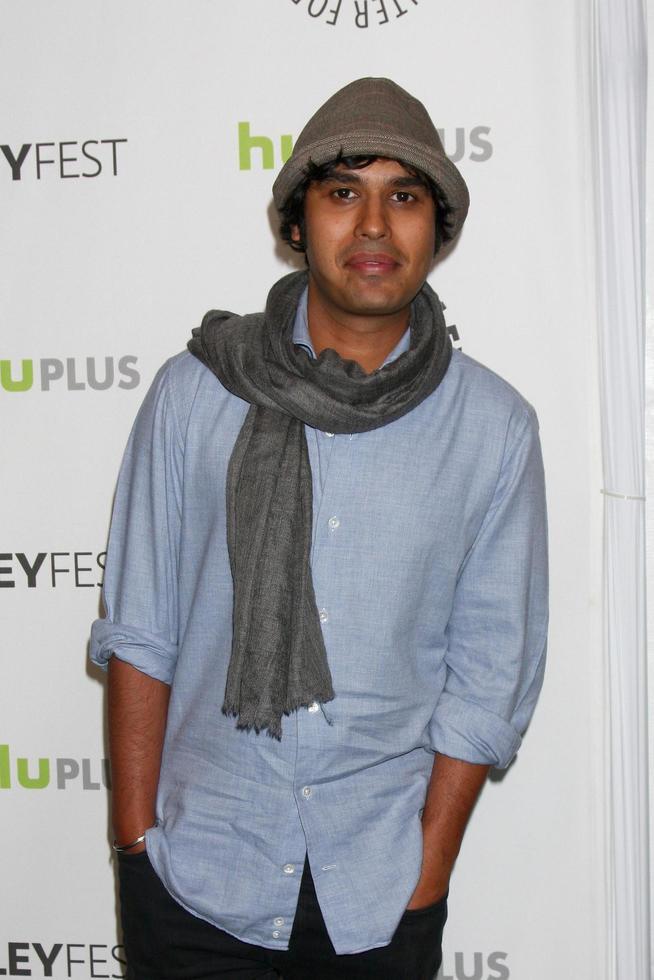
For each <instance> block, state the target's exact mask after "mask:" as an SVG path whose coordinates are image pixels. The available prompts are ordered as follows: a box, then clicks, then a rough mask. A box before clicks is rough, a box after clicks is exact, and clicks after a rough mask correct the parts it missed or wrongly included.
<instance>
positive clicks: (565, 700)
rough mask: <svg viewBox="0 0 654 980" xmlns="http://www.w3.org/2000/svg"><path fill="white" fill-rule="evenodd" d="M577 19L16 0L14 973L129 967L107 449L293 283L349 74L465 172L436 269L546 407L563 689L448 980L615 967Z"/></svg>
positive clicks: (3, 118) (8, 50) (480, 7)
mask: <svg viewBox="0 0 654 980" xmlns="http://www.w3.org/2000/svg"><path fill="white" fill-rule="evenodd" d="M585 7H586V4H585V3H582V2H581V0H580V2H573V3H571V2H570V0H550V2H549V3H539V2H537V0H532V2H527V3H525V2H524V0H502V2H499V0H358V2H357V0H194V2H193V3H188V2H185V0H156V2H155V0H147V2H138V3H134V2H125V0H113V2H110V3H107V2H101V0H85V2H82V0H69V2H62V0H33V2H30V3H21V2H19V0H15V2H12V0H9V2H7V0H5V2H4V3H3V5H2V29H1V31H0V47H1V51H2V54H1V57H0V87H1V91H2V93H3V96H2V103H1V105H0V202H1V211H0V214H1V215H2V220H1V221H0V252H1V254H2V257H3V258H2V263H1V264H0V302H1V310H2V321H1V322H2V337H1V346H0V412H1V417H2V458H3V467H2V500H1V509H0V522H1V526H0V531H1V534H0V607H1V614H2V634H1V635H2V682H1V684H0V818H1V823H0V826H1V828H2V833H1V840H2V844H1V847H2V861H1V867H2V874H1V878H2V888H1V889H0V976H8V977H18V976H31V977H37V978H38V977H54V978H64V977H68V978H96V977H97V978H100V977H112V978H113V977H116V978H117V977H120V976H122V975H123V973H124V964H123V953H122V948H121V946H120V938H119V934H118V930H117V924H116V897H115V883H114V868H113V862H112V860H111V856H110V851H109V836H110V832H109V825H108V784H109V779H108V769H107V764H106V762H105V761H104V760H105V757H106V754H107V751H106V739H105V725H104V723H103V716H104V678H103V676H102V675H101V673H100V672H99V671H97V670H95V668H93V667H91V666H89V665H88V663H87V661H86V655H87V640H88V630H89V624H90V622H91V620H92V619H94V618H95V617H96V615H98V609H99V603H100V585H101V582H102V570H103V562H104V549H105V542H106V536H107V529H108V522H109V517H110V511H111V504H112V497H113V491H114V486H115V480H116V476H117V471H118V466H119V462H120V458H121V453H122V450H123V447H124V444H125V441H126V438H127V435H128V432H129V428H130V426H131V423H132V420H133V417H134V415H135V413H136V410H137V408H138V406H139V404H140V402H141V400H142V398H143V396H144V394H145V391H146V389H147V386H148V384H149V383H150V381H151V379H152V377H153V375H154V373H155V371H156V369H157V368H158V366H159V365H160V364H161V362H162V361H163V360H164V359H165V358H166V357H168V356H169V355H171V354H173V353H175V352H177V351H179V350H180V349H182V347H183V346H184V345H185V343H186V340H187V338H188V335H189V333H190V330H191V328H192V327H193V326H195V325H197V324H198V323H199V320H200V318H201V316H202V314H203V313H204V312H205V310H207V309H208V308H210V307H221V308H227V309H235V310H239V311H242V312H247V311H252V310H255V309H259V308H261V306H262V303H263V301H264V298H265V296H266V293H267V290H268V287H269V285H270V284H271V283H272V282H273V281H274V280H275V279H276V278H278V277H279V276H280V275H281V274H283V272H284V271H285V270H288V269H290V267H291V265H290V263H292V262H297V258H294V257H293V256H292V254H291V253H289V252H288V250H287V249H286V248H285V247H284V246H282V245H280V244H279V242H278V240H277V238H276V227H275V225H276V221H275V216H274V212H273V209H272V204H271V194H270V188H271V183H272V180H273V178H274V175H275V173H276V171H277V170H278V168H279V166H280V165H281V163H282V161H283V160H284V159H285V156H286V155H287V154H288V152H289V150H290V147H291V145H292V140H293V138H294V137H295V136H297V134H298V132H299V130H300V129H301V127H302V125H303V124H304V122H305V121H306V119H307V118H308V116H309V115H310V114H311V113H312V112H313V110H314V109H315V108H316V107H317V106H318V105H319V104H320V103H322V102H323V101H324V99H325V98H326V97H327V96H329V95H330V94H331V93H332V92H334V91H335V90H336V89H337V88H339V87H340V86H342V85H343V84H345V83H346V82H348V81H350V80H352V79H353V78H357V77H360V76H362V75H386V76H390V77H392V78H394V79H395V80H396V81H397V82H399V83H400V84H401V85H403V86H404V87H405V88H407V89H408V90H409V91H411V92H412V93H414V94H415V95H417V96H418V97H419V98H420V99H421V100H422V101H423V102H424V103H425V104H426V105H427V107H428V109H429V110H430V112H431V114H432V116H433V118H434V120H435V121H436V124H437V126H438V127H439V128H440V129H441V132H442V136H443V139H444V143H445V147H446V150H447V152H448V153H449V155H450V156H451V157H452V158H453V159H454V160H455V161H456V162H457V163H458V164H459V166H460V168H461V170H462V171H463V173H464V176H465V178H466V180H467V181H468V184H469V187H470V191H471V198H472V205H471V211H470V216H469V218H468V221H467V224H466V226H465V229H464V231H463V234H462V237H461V239H460V241H459V243H458V245H457V247H456V248H454V249H453V250H452V251H451V253H450V254H449V255H447V256H446V258H445V259H444V260H443V261H441V262H440V263H439V264H438V265H437V267H436V268H435V270H434V273H433V275H432V277H431V281H432V284H433V285H434V287H435V288H436V290H437V291H438V292H439V294H440V295H441V297H442V298H443V300H444V301H445V303H446V304H447V314H446V315H447V317H448V318H449V319H448V323H449V324H451V325H454V326H455V327H456V331H457V332H458V337H459V340H458V343H459V344H460V345H461V346H462V347H463V349H464V350H465V351H466V352H467V353H469V354H470V355H472V356H473V357H475V358H477V359H479V360H481V361H483V362H484V363H486V364H488V365H489V366H490V367H491V368H493V369H494V370H495V371H497V372H499V373H500V374H502V375H503V376H504V377H506V378H507V379H508V380H509V381H510V382H511V383H513V384H514V385H515V386H516V387H517V388H518V389H519V390H520V391H522V392H523V394H524V395H525V396H526V397H527V398H528V399H529V401H530V402H531V403H532V404H533V405H534V406H535V408H536V409H537V411H538V414H539V417H540V421H541V431H542V439H543V447H544V454H545V463H546V470H547V478H548V497H549V508H550V525H551V531H550V539H551V572H552V626H551V634H550V635H551V639H550V659H549V669H548V672H547V676H546V683H545V687H544V691H543V695H542V699H541V703H540V706H539V708H538V710H537V713H536V716H535V719H534V721H533V723H532V725H531V728H530V730H529V732H528V734H527V737H526V739H525V743H524V746H523V748H522V749H521V751H520V753H519V755H518V758H517V761H516V762H515V764H514V765H513V766H512V767H511V768H510V769H509V770H508V772H506V773H505V774H503V775H502V776H499V775H498V777H497V778H494V779H493V780H491V781H490V782H489V784H488V786H487V788H486V790H485V791H484V793H483V796H482V798H481V801H480V803H479V805H478V807H477V809H476V811H475V813H474V816H473V819H472V822H471V825H470V828H469V831H468V834H467V838H466V841H465V844H464V850H463V853H462V856H461V858H460V860H459V863H458V866H457V868H456V871H455V876H454V879H453V883H452V889H451V899H450V919H449V923H448V926H447V930H446V936H445V944H444V963H443V970H442V977H443V980H509V978H510V980H553V978H556V980H572V978H574V980H591V978H592V980H597V978H601V977H602V976H604V975H605V974H604V964H603V961H602V952H603V942H602V930H603V914H604V912H603V909H604V904H603V900H602V894H603V891H602V890H603V885H604V878H603V868H604V862H603V854H602V846H601V841H602V821H601V806H602V804H601V797H600V792H599V785H600V780H599V775H600V773H599V765H600V763H599V761H598V760H599V759H600V757H601V751H600V750H601V738H602V700H601V682H600V678H601V663H600V661H601V656H600V642H599V640H600V627H601V622H600V608H599V598H598V597H599V588H598V585H599V577H600V575H599V573H600V551H599V548H600V537H601V530H600V529H601V523H600V496H599V493H598V488H599V486H600V479H599V444H598V409H597V392H596V378H595V376H596V340H595V328H594V305H593V303H594V301H593V291H592V272H593V267H592V255H593V239H592V234H593V229H592V223H591V222H590V220H589V213H590V211H589V208H590V202H591V200H592V189H591V187H590V181H589V177H588V166H587V155H586V153H587V143H588V121H587V115H586V110H585V104H586V90H585V76H584V71H583V58H582V51H583V28H584V24H583V19H584V10H585Z"/></svg>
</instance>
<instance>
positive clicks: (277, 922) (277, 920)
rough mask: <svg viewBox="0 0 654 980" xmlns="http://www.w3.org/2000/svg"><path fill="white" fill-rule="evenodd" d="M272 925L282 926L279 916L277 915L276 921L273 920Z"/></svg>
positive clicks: (282, 922)
mask: <svg viewBox="0 0 654 980" xmlns="http://www.w3.org/2000/svg"><path fill="white" fill-rule="evenodd" d="M273 924H274V925H276V926H283V925H284V920H283V919H282V917H281V915H278V916H277V918H276V919H273Z"/></svg>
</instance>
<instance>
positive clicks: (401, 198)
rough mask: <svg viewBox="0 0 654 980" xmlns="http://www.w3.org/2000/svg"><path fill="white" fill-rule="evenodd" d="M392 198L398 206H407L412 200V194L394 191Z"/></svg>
mask: <svg viewBox="0 0 654 980" xmlns="http://www.w3.org/2000/svg"><path fill="white" fill-rule="evenodd" d="M393 198H394V199H395V200H396V201H398V202H399V203H400V204H407V203H408V202H409V201H413V200H414V197H413V194H410V193H409V192H408V191H395V193H394V194H393Z"/></svg>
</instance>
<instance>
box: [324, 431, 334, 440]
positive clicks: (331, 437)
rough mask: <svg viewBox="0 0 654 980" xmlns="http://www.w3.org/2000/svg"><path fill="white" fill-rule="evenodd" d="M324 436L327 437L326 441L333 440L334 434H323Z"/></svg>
mask: <svg viewBox="0 0 654 980" xmlns="http://www.w3.org/2000/svg"><path fill="white" fill-rule="evenodd" d="M325 435H326V436H327V438H328V439H333V438H334V433H333V432H325Z"/></svg>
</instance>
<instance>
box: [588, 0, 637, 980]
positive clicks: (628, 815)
mask: <svg viewBox="0 0 654 980" xmlns="http://www.w3.org/2000/svg"><path fill="white" fill-rule="evenodd" d="M592 9H593V32H592V45H593V47H592V52H591V64H592V69H593V93H592V96H593V102H592V110H593V123H594V133H593V137H594V146H593V149H594V161H595V174H594V178H595V192H596V197H595V205H596V232H597V235H596V238H597V257H596V261H597V264H596V268H597V284H596V285H597V298H598V311H599V322H598V331H599V358H600V365H599V373H600V397H601V427H602V452H603V476H604V487H603V492H604V500H605V517H604V603H605V605H604V609H605V616H604V626H605V629H604V653H605V668H606V709H607V712H606V740H605V746H606V757H605V760H604V761H605V767H604V770H605V772H606V774H607V782H606V818H607V819H606V828H607V841H606V844H607V860H608V869H609V874H608V879H607V886H608V888H607V891H608V894H607V896H606V898H607V910H608V917H607V949H608V956H609V962H608V964H607V967H608V968H607V976H608V977H610V978H611V980H649V978H650V976H651V973H650V907H649V895H650V868H649V828H648V734H647V637H646V619H647V612H646V578H645V230H646V227H645V171H646V167H645V163H646V137H647V130H646V125H647V36H646V18H645V10H644V7H643V0H592Z"/></svg>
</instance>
